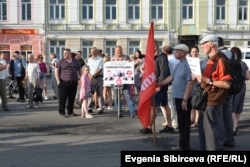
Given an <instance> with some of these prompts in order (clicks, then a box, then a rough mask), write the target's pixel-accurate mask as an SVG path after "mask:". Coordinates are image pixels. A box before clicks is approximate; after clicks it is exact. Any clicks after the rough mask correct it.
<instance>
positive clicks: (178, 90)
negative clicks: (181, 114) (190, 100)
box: [171, 60, 192, 99]
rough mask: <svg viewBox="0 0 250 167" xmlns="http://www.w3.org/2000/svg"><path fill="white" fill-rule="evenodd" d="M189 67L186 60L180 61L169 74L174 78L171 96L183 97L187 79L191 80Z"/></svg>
mask: <svg viewBox="0 0 250 167" xmlns="http://www.w3.org/2000/svg"><path fill="white" fill-rule="evenodd" d="M191 74H192V73H191V69H190V67H189V65H188V62H187V60H185V61H181V62H180V63H178V64H177V66H176V67H175V69H174V71H173V73H172V74H171V76H172V77H173V78H174V80H173V82H172V96H173V98H181V99H182V98H183V97H184V93H185V91H186V86H187V83H188V81H191V80H192V75H191Z"/></svg>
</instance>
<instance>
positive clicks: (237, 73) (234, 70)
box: [221, 52, 245, 95]
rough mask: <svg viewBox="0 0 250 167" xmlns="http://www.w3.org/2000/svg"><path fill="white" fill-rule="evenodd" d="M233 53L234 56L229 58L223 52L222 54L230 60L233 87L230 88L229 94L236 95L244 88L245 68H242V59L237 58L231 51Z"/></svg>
mask: <svg viewBox="0 0 250 167" xmlns="http://www.w3.org/2000/svg"><path fill="white" fill-rule="evenodd" d="M221 53H222V52H221ZM231 54H232V58H231V59H228V57H227V56H225V55H224V53H222V55H223V56H224V57H225V58H226V59H227V60H228V62H229V68H230V69H229V70H230V74H231V76H232V78H233V80H232V84H231V87H230V88H229V90H228V95H235V94H237V93H239V92H240V91H241V89H242V88H243V85H244V82H245V77H244V76H243V70H242V67H241V63H240V61H237V60H236V58H235V55H234V53H232V52H231Z"/></svg>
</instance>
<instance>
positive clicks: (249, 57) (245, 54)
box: [240, 48, 250, 68]
mask: <svg viewBox="0 0 250 167" xmlns="http://www.w3.org/2000/svg"><path fill="white" fill-rule="evenodd" d="M240 50H241V53H242V61H244V62H245V63H246V64H247V66H248V68H250V48H240Z"/></svg>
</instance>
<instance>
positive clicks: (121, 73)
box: [103, 61, 135, 86]
mask: <svg viewBox="0 0 250 167" xmlns="http://www.w3.org/2000/svg"><path fill="white" fill-rule="evenodd" d="M134 75H135V74H134V62H129V61H108V62H105V63H104V67H103V84H104V85H109V84H114V85H117V86H122V85H123V84H134Z"/></svg>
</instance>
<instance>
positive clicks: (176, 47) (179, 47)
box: [173, 44, 189, 52]
mask: <svg viewBox="0 0 250 167" xmlns="http://www.w3.org/2000/svg"><path fill="white" fill-rule="evenodd" d="M173 49H174V50H183V51H185V52H189V48H188V46H187V45H185V44H177V45H175V46H174V47H173Z"/></svg>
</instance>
